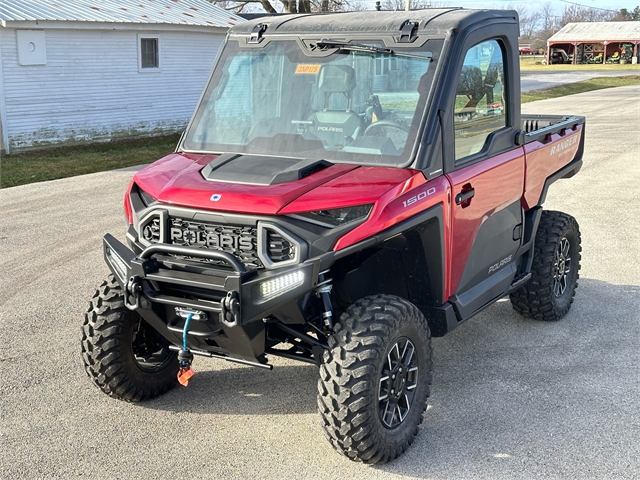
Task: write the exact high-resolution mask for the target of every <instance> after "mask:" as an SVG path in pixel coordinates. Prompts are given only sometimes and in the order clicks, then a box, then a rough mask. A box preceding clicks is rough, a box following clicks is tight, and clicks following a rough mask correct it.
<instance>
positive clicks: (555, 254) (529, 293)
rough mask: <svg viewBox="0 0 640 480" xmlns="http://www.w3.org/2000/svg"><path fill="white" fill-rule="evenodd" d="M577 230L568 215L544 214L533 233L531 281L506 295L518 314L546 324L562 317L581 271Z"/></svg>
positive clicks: (574, 222) (544, 212)
mask: <svg viewBox="0 0 640 480" xmlns="http://www.w3.org/2000/svg"><path fill="white" fill-rule="evenodd" d="M581 249H582V248H581V246H580V229H579V227H578V222H576V219H575V218H573V217H572V216H571V215H567V214H566V213H562V212H554V211H546V210H545V211H543V212H542V217H541V218H540V225H539V226H538V231H537V233H536V239H535V250H534V254H533V266H532V268H531V280H529V282H528V283H527V284H525V285H524V286H523V287H521V288H520V289H518V290H516V291H515V292H513V293H511V294H510V295H509V298H510V299H511V305H512V306H513V309H514V310H515V311H516V312H518V313H519V314H521V315H523V316H525V317H528V318H533V319H535V320H542V321H547V322H552V321H557V320H560V319H561V318H562V317H564V316H565V315H566V314H567V312H568V311H569V309H570V308H571V304H572V303H573V297H574V296H575V293H576V288H577V287H578V278H579V271H580V251H581Z"/></svg>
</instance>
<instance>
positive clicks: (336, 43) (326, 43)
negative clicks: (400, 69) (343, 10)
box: [315, 39, 432, 59]
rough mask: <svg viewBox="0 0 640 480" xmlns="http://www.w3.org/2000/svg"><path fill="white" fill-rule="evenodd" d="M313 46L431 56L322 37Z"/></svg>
mask: <svg viewBox="0 0 640 480" xmlns="http://www.w3.org/2000/svg"><path fill="white" fill-rule="evenodd" d="M315 46H316V47H318V48H320V49H330V48H337V49H339V50H346V51H348V52H373V53H384V54H386V55H397V56H399V57H412V58H422V59H431V58H432V55H431V53H429V52H424V54H423V55H418V54H416V53H406V52H401V53H400V52H396V51H394V50H392V49H390V48H387V47H376V46H375V45H365V44H363V43H349V42H343V41H341V40H327V39H322V40H320V41H319V42H316V44H315Z"/></svg>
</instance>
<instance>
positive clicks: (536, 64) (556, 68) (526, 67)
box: [520, 55, 640, 75]
mask: <svg viewBox="0 0 640 480" xmlns="http://www.w3.org/2000/svg"><path fill="white" fill-rule="evenodd" d="M543 59H544V57H543V56H542V55H540V56H526V55H522V56H520V70H523V71H532V70H538V71H546V72H560V71H566V70H591V71H594V70H624V71H628V72H629V74H631V75H632V74H634V73H635V72H640V64H636V65H631V64H630V63H628V64H626V65H620V64H619V63H605V64H604V65H601V64H593V65H542V60H543Z"/></svg>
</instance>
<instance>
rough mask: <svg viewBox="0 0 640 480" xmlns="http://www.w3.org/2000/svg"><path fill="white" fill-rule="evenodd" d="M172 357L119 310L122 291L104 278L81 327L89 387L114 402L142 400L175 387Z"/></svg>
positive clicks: (138, 321) (148, 330) (137, 319)
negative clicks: (116, 400)
mask: <svg viewBox="0 0 640 480" xmlns="http://www.w3.org/2000/svg"><path fill="white" fill-rule="evenodd" d="M176 356H177V354H176V352H174V351H171V350H169V342H168V341H167V340H166V339H164V338H163V337H162V336H161V335H160V334H159V333H158V332H156V331H155V330H154V329H153V328H152V327H150V326H149V325H148V324H147V322H145V321H144V320H143V319H142V317H141V316H140V315H138V314H137V313H136V312H133V311H131V310H129V309H127V308H126V307H125V306H124V297H123V292H122V288H121V287H120V284H119V283H118V282H117V281H116V280H115V278H114V277H113V275H109V277H108V278H107V280H105V281H104V282H102V284H101V285H100V288H99V289H98V290H96V292H95V293H94V295H93V298H92V299H91V301H90V302H89V309H88V310H87V313H85V317H84V322H83V324H82V360H83V362H84V366H85V370H86V372H87V375H89V378H91V380H92V381H93V383H94V384H95V385H96V386H97V387H98V388H100V389H101V390H102V391H103V392H104V393H106V394H107V395H109V396H111V397H114V398H118V399H120V400H125V401H127V402H139V401H142V400H148V399H151V398H154V397H157V396H159V395H161V394H163V393H165V392H167V391H168V390H169V389H171V388H173V387H174V386H175V385H176V384H177V374H178V367H179V365H178V361H177V359H176Z"/></svg>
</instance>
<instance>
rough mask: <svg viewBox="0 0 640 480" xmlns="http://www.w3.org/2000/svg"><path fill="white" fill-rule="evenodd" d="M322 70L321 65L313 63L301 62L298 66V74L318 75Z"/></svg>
mask: <svg viewBox="0 0 640 480" xmlns="http://www.w3.org/2000/svg"><path fill="white" fill-rule="evenodd" d="M319 71H320V65H316V64H313V63H299V64H298V66H297V67H296V74H298V75H317V74H318V72H319Z"/></svg>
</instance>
